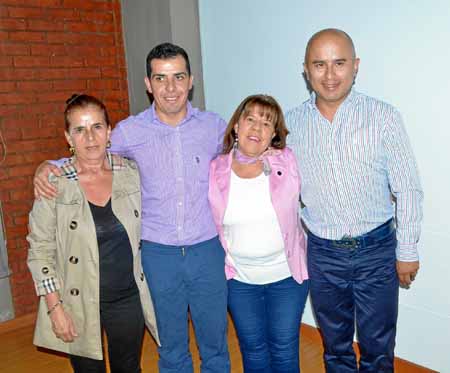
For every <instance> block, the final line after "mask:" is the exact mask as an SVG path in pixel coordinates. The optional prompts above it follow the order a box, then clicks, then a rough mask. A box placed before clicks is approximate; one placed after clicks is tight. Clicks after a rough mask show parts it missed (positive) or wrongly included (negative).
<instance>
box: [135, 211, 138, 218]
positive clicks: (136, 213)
mask: <svg viewBox="0 0 450 373" xmlns="http://www.w3.org/2000/svg"><path fill="white" fill-rule="evenodd" d="M134 216H136V217H137V218H138V217H139V211H138V210H134Z"/></svg>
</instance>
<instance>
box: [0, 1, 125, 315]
mask: <svg viewBox="0 0 450 373" xmlns="http://www.w3.org/2000/svg"><path fill="white" fill-rule="evenodd" d="M79 92H86V93H89V94H93V95H95V96H97V97H99V98H101V99H103V100H104V102H105V104H106V106H107V108H108V111H109V114H110V117H111V120H112V122H113V123H115V122H117V121H118V120H119V119H122V118H124V117H126V116H127V115H128V112H129V107H128V92H127V81H126V65H125V55H124V47H123V38H122V27H121V14H120V2H119V0H105V1H100V0H0V131H1V135H2V136H3V139H4V141H5V143H6V158H5V160H4V161H3V162H2V163H0V199H1V201H2V203H3V213H4V218H5V225H6V237H7V240H8V243H7V247H8V255H9V265H10V268H11V270H12V277H11V284H12V293H13V299H14V307H15V312H16V316H20V315H23V314H26V313H29V312H32V311H34V310H35V308H36V301H37V298H36V295H35V292H34V288H33V284H32V281H31V276H30V274H29V272H28V269H27V266H26V257H27V242H26V240H25V237H26V234H27V223H28V213H29V211H30V208H31V206H32V203H33V195H32V177H33V174H34V170H35V169H36V167H37V165H38V164H39V163H40V162H42V161H43V160H45V159H55V158H59V157H61V156H64V155H68V151H67V145H66V143H65V140H64V135H63V131H64V120H63V110H64V107H65V104H64V102H65V100H66V99H67V98H68V97H70V95H71V94H73V93H79ZM4 153H5V147H4V146H3V145H2V144H0V162H1V160H2V159H3V155H4Z"/></svg>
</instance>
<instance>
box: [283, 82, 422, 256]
mask: <svg viewBox="0 0 450 373" xmlns="http://www.w3.org/2000/svg"><path fill="white" fill-rule="evenodd" d="M315 99H316V96H315V94H314V93H312V95H311V98H310V99H309V100H307V101H305V102H304V103H303V104H302V105H301V106H299V107H297V108H295V109H292V110H290V111H289V112H288V113H287V114H286V123H287V126H288V128H289V131H290V135H289V136H288V145H289V146H290V147H291V148H292V149H293V150H294V152H295V154H296V156H297V160H298V165H299V169H300V175H301V177H302V192H301V198H302V202H303V203H304V205H305V207H304V209H303V210H302V218H303V221H304V223H305V224H306V226H307V227H308V229H309V230H310V231H311V232H312V233H313V234H315V235H317V236H319V237H322V238H326V239H331V240H337V239H341V238H342V237H343V236H344V235H348V236H353V237H356V236H359V235H361V234H364V233H367V232H369V231H371V230H372V229H374V228H376V227H378V226H379V225H381V224H383V223H385V222H386V221H387V220H389V219H390V218H392V217H395V218H396V223H397V240H398V246H397V259H398V260H401V261H415V260H418V253H417V242H418V240H419V236H420V223H421V220H422V200H423V192H422V187H421V185H420V179H419V175H418V170H417V165H416V161H415V158H414V154H413V152H412V149H411V146H410V143H409V139H408V136H407V134H406V131H405V128H404V126H403V122H402V118H401V116H400V113H399V112H398V111H397V110H396V109H395V108H394V107H392V106H391V105H388V104H386V103H384V102H382V101H379V100H376V99H374V98H372V97H368V96H366V95H363V94H361V93H358V92H356V91H354V90H353V89H352V91H351V92H350V94H349V95H348V96H347V98H346V99H345V100H344V102H343V103H342V104H341V105H340V107H339V109H338V110H337V112H336V114H335V116H334V118H333V122H332V123H330V121H328V120H327V119H326V118H325V117H324V116H323V115H322V114H321V113H320V112H319V110H318V108H317V106H316V104H315V101H316V100H315ZM391 193H392V194H391ZM392 196H394V198H395V200H396V204H395V203H394V202H393V199H392Z"/></svg>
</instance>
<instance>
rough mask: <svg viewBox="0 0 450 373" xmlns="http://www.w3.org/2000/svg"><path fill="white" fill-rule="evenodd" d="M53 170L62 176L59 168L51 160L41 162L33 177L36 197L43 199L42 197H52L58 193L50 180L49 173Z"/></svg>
mask: <svg viewBox="0 0 450 373" xmlns="http://www.w3.org/2000/svg"><path fill="white" fill-rule="evenodd" d="M51 172H52V173H53V174H55V175H57V176H61V171H60V170H59V168H58V167H56V166H55V165H52V164H51V163H49V162H43V163H41V164H40V165H39V166H38V168H37V169H36V172H35V174H34V178H33V185H34V198H36V199H41V197H45V198H47V199H52V198H55V197H56V196H57V195H58V191H57V190H56V188H55V186H54V185H52V184H51V183H50V182H49V181H48V175H49V174H50V173H51Z"/></svg>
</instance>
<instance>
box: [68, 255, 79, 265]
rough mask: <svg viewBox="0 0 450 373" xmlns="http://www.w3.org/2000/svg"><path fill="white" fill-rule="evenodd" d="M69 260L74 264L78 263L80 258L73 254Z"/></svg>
mask: <svg viewBox="0 0 450 373" xmlns="http://www.w3.org/2000/svg"><path fill="white" fill-rule="evenodd" d="M69 262H70V263H72V264H77V263H78V258H77V257H76V256H71V257H70V258H69Z"/></svg>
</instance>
